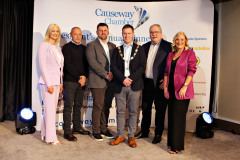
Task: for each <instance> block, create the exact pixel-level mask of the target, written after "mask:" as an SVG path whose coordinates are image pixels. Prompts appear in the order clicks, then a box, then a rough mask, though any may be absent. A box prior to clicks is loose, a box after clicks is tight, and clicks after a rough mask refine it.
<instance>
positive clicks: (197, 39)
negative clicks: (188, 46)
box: [188, 37, 207, 41]
mask: <svg viewBox="0 0 240 160" xmlns="http://www.w3.org/2000/svg"><path fill="white" fill-rule="evenodd" d="M188 40H190V41H191V40H195V41H206V40H207V38H200V37H194V38H188Z"/></svg>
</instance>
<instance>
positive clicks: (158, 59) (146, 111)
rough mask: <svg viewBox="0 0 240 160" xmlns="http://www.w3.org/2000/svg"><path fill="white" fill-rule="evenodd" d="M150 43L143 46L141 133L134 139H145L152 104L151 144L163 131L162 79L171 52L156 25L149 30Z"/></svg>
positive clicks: (164, 101)
mask: <svg viewBox="0 0 240 160" xmlns="http://www.w3.org/2000/svg"><path fill="white" fill-rule="evenodd" d="M149 32H150V38H151V41H150V42H148V43H146V44H144V45H143V47H144V50H145V54H146V57H147V64H146V71H145V78H144V89H143V96H142V115H143V118H142V124H141V131H140V132H139V133H138V134H136V135H135V137H136V138H147V137H148V134H149V127H150V125H151V114H152V104H153V102H154V104H155V110H156V115H155V136H154V139H153V141H152V143H153V144H156V143H159V142H160V141H161V137H162V132H163V130H164V119H165V112H166V107H167V100H166V98H165V97H164V91H163V77H164V71H165V67H166V59H167V56H168V54H169V53H170V52H171V43H169V42H167V41H165V40H164V39H162V29H161V26H160V25H158V24H153V25H152V26H151V27H150V29H149Z"/></svg>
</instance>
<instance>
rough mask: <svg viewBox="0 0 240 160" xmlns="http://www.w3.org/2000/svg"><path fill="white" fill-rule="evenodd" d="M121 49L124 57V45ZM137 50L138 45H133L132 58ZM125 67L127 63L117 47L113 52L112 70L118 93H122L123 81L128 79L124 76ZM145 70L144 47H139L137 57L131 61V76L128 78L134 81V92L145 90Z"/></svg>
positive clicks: (132, 86) (132, 87)
mask: <svg viewBox="0 0 240 160" xmlns="http://www.w3.org/2000/svg"><path fill="white" fill-rule="evenodd" d="M120 48H121V51H122V54H123V57H124V49H123V45H122V46H120ZM136 48H137V44H135V43H133V46H132V52H131V57H132V56H133V54H134V53H135V50H136ZM124 65H125V62H124V60H123V59H122V57H121V56H120V54H119V49H118V47H117V48H115V49H114V51H113V55H112V63H111V70H112V72H113V75H114V82H115V85H114V86H115V92H116V93H120V92H121V90H122V87H123V86H124V84H123V81H124V79H125V78H127V77H125V76H124V72H125V66H124ZM145 69H146V56H145V53H144V49H143V47H139V48H138V52H137V54H136V56H135V57H134V58H133V59H132V60H131V61H130V64H129V70H130V75H129V76H128V78H130V79H132V85H131V89H132V90H133V91H138V90H141V89H143V74H144V72H145Z"/></svg>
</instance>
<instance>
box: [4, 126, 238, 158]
mask: <svg viewBox="0 0 240 160" xmlns="http://www.w3.org/2000/svg"><path fill="white" fill-rule="evenodd" d="M86 129H87V130H89V131H91V128H86ZM109 129H110V131H111V132H112V133H113V134H115V135H116V127H109ZM153 131H154V130H153V128H151V134H150V137H149V138H145V139H137V140H136V142H137V145H138V146H137V147H136V148H131V147H129V146H128V143H127V140H126V141H125V143H120V144H119V145H117V146H110V145H109V142H110V140H109V139H107V138H104V140H103V141H102V142H97V141H95V140H94V139H92V138H91V137H90V136H88V135H87V136H86V135H75V136H76V137H77V138H78V141H76V142H70V141H67V140H65V139H64V138H63V131H62V130H61V131H57V135H58V138H59V140H60V141H61V142H62V143H63V144H62V145H59V146H54V145H50V144H46V143H44V142H43V141H42V140H41V136H40V132H39V131H36V132H35V133H34V134H25V135H19V134H17V133H16V131H15V123H14V122H13V121H5V122H0V160H75V159H76V160H169V159H171V160H175V159H176V160H182V159H184V160H210V159H211V160H215V159H216V160H240V153H239V151H240V135H236V134H233V133H230V132H225V131H221V130H216V131H214V132H215V135H214V137H213V138H211V139H200V138H197V137H196V136H195V135H194V134H193V133H186V136H185V150H184V151H182V152H180V153H178V154H176V155H171V154H169V149H168V148H167V130H164V133H163V139H162V141H161V143H158V144H152V143H151V142H152V139H153V137H154V134H153ZM125 138H127V137H125Z"/></svg>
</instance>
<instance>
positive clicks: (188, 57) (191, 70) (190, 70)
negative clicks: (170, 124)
mask: <svg viewBox="0 0 240 160" xmlns="http://www.w3.org/2000/svg"><path fill="white" fill-rule="evenodd" d="M174 54H175V52H171V53H169V55H168V58H167V65H166V69H165V73H164V76H168V80H167V87H168V84H169V75H170V70H171V62H172V59H173V57H174ZM196 62H197V59H196V55H195V52H194V51H192V50H190V49H188V50H183V52H182V54H181V56H180V57H179V58H178V61H177V64H176V68H175V72H174V88H175V96H176V98H177V99H178V100H181V98H180V97H179V95H178V92H179V91H180V89H181V88H182V86H183V85H184V83H185V80H186V78H187V76H191V77H193V75H194V74H195V72H196V70H197V68H196ZM168 96H169V93H168ZM193 98H194V89H193V81H191V83H190V84H189V85H188V88H187V92H186V94H185V98H183V99H193Z"/></svg>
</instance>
